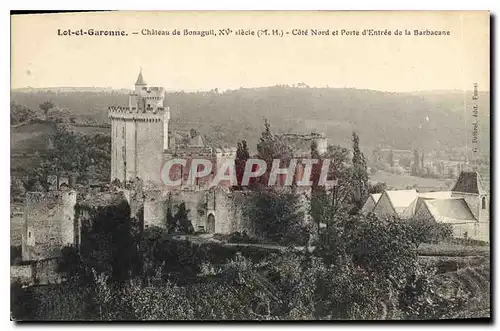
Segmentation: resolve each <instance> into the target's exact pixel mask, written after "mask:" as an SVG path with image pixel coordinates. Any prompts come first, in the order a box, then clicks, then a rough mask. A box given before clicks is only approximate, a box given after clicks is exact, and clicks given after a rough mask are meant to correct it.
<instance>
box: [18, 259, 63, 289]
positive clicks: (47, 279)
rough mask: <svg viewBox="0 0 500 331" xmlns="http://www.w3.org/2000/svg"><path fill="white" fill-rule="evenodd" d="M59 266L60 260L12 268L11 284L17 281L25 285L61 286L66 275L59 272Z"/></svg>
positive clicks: (42, 261) (35, 262)
mask: <svg viewBox="0 0 500 331" xmlns="http://www.w3.org/2000/svg"><path fill="white" fill-rule="evenodd" d="M58 264H59V261H58V259H48V260H41V261H32V262H30V263H29V264H25V265H16V266H11V267H10V282H11V283H13V282H14V281H16V280H17V281H19V282H20V283H21V284H23V285H47V284H60V283H62V281H63V277H64V275H62V274H60V273H58V272H57V266H58Z"/></svg>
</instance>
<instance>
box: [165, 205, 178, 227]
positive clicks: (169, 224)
mask: <svg viewBox="0 0 500 331" xmlns="http://www.w3.org/2000/svg"><path fill="white" fill-rule="evenodd" d="M165 221H166V223H167V231H168V232H169V233H174V232H176V229H177V221H176V220H175V218H174V216H172V209H170V208H167V217H166V220H165Z"/></svg>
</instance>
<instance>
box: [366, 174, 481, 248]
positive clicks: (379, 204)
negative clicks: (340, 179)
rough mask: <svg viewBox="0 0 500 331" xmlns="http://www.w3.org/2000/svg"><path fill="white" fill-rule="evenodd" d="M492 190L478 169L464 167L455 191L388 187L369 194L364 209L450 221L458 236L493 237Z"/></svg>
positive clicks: (384, 213)
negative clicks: (490, 195)
mask: <svg viewBox="0 0 500 331" xmlns="http://www.w3.org/2000/svg"><path fill="white" fill-rule="evenodd" d="M489 208H490V198H489V192H488V190H487V189H486V187H485V185H484V184H483V183H482V180H481V176H480V175H479V173H477V172H473V171H463V172H462V173H461V174H460V176H459V177H458V179H457V182H456V183H455V185H454V186H453V189H452V190H451V191H440V192H423V193H421V192H417V191H416V190H386V191H384V192H383V193H382V194H380V196H375V195H373V194H372V195H371V196H370V197H368V199H367V201H366V203H365V205H364V206H363V209H362V212H363V213H365V214H368V213H374V214H376V215H378V216H380V217H386V216H391V215H397V216H399V217H401V218H412V217H420V218H427V219H432V220H434V221H436V222H440V223H447V224H450V225H451V226H452V228H453V232H454V235H455V236H456V237H469V238H474V239H479V240H484V241H489V226H490V223H489Z"/></svg>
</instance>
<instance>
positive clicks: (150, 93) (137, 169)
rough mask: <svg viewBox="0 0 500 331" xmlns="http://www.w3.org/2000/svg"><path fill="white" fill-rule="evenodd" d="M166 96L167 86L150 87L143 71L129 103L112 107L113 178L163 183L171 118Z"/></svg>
mask: <svg viewBox="0 0 500 331" xmlns="http://www.w3.org/2000/svg"><path fill="white" fill-rule="evenodd" d="M164 99H165V89H164V88H163V87H148V86H147V84H146V82H145V80H144V78H143V76H142V71H141V73H139V76H138V77H137V81H136V82H135V90H134V91H133V92H131V93H130V94H129V102H128V106H112V107H110V108H109V118H110V120H111V179H112V180H114V179H118V180H120V181H121V182H126V181H128V180H134V179H135V178H137V177H138V178H141V179H142V180H144V181H151V182H154V183H160V182H161V177H160V176H161V168H162V165H163V161H164V151H165V150H167V149H168V122H169V120H170V110H169V108H168V107H164V106H163V101H164Z"/></svg>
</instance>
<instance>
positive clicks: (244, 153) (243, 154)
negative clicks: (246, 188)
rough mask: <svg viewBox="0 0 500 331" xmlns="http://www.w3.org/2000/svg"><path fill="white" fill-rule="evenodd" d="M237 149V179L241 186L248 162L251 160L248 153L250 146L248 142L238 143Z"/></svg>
mask: <svg viewBox="0 0 500 331" xmlns="http://www.w3.org/2000/svg"><path fill="white" fill-rule="evenodd" d="M236 148H237V149H236V159H235V170H236V178H237V180H238V184H239V185H241V181H242V179H243V174H244V172H245V166H246V162H247V160H248V159H249V158H250V152H249V151H248V145H247V142H246V140H242V141H241V142H238V144H237V147H236Z"/></svg>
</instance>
